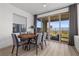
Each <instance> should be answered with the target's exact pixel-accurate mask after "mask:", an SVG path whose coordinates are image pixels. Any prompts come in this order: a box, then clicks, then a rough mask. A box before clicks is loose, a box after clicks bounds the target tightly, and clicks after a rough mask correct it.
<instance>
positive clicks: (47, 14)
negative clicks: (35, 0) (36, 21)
mask: <svg viewBox="0 0 79 59" xmlns="http://www.w3.org/2000/svg"><path fill="white" fill-rule="evenodd" d="M68 11H69V8H63V9H60V10H56V11H52V12H48V13H45V14H41V15H38V18H39V17H43V16H49V15H55V14H59V13H63V12H68Z"/></svg>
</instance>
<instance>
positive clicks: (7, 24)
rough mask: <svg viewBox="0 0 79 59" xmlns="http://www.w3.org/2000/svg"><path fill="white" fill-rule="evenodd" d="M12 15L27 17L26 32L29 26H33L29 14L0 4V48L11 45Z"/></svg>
mask: <svg viewBox="0 0 79 59" xmlns="http://www.w3.org/2000/svg"><path fill="white" fill-rule="evenodd" d="M14 13H16V14H18V15H22V16H24V17H27V30H29V26H31V25H33V16H32V15H31V14H30V13H28V12H24V11H23V10H20V9H18V8H16V7H14V6H12V5H10V4H7V3H6V4H0V48H4V47H7V46H9V45H11V44H12V39H11V33H12V27H13V25H12V23H13V14H14ZM31 31H33V30H31Z"/></svg>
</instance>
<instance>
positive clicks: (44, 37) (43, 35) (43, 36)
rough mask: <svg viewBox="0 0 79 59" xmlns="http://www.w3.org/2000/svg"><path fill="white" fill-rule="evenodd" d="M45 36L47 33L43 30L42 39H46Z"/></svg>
mask: <svg viewBox="0 0 79 59" xmlns="http://www.w3.org/2000/svg"><path fill="white" fill-rule="evenodd" d="M46 36H47V33H46V32H44V33H43V40H46Z"/></svg>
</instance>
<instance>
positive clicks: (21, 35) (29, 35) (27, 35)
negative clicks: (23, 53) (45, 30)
mask: <svg viewBox="0 0 79 59" xmlns="http://www.w3.org/2000/svg"><path fill="white" fill-rule="evenodd" d="M35 37H36V35H35V34H20V35H18V38H21V39H24V40H27V39H33V38H35Z"/></svg>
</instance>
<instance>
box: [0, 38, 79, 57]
mask: <svg viewBox="0 0 79 59" xmlns="http://www.w3.org/2000/svg"><path fill="white" fill-rule="evenodd" d="M11 49H12V47H8V48H5V49H1V50H0V56H11ZM13 55H15V53H14V54H13ZM78 55H79V53H78V52H77V51H76V50H75V48H74V47H72V46H69V45H67V44H65V43H60V42H58V41H53V40H50V41H47V46H44V49H43V50H41V48H39V51H38V56H78ZM19 56H36V50H35V48H32V49H31V50H30V51H27V50H25V51H24V50H22V49H21V48H19Z"/></svg>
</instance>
